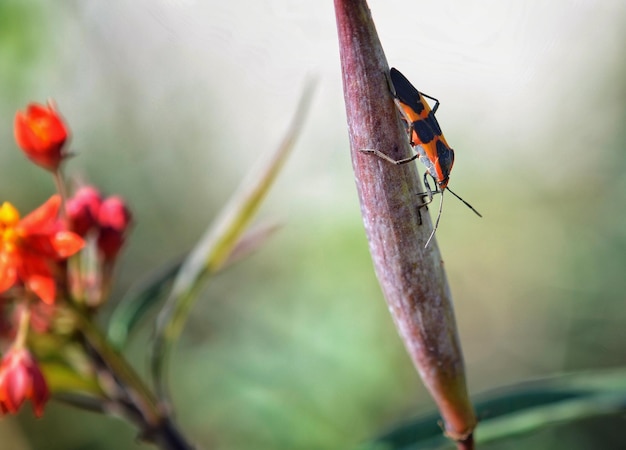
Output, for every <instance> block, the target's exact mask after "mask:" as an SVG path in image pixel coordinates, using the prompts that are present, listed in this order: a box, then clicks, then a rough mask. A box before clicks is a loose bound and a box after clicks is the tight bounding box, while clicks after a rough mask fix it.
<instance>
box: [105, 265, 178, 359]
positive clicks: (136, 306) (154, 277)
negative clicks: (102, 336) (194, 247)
mask: <svg viewBox="0 0 626 450" xmlns="http://www.w3.org/2000/svg"><path fill="white" fill-rule="evenodd" d="M182 263H183V258H178V259H177V260H175V261H173V262H170V263H168V264H166V265H164V266H162V267H160V268H158V269H157V270H155V271H154V272H153V273H151V274H149V275H148V277H147V278H146V279H145V280H142V281H140V282H139V283H138V284H137V285H135V286H133V287H132V288H131V289H129V290H128V292H127V293H126V294H125V295H124V297H122V299H121V300H120V302H119V304H118V305H117V307H116V308H115V310H114V311H113V314H112V315H111V319H110V320H109V327H108V330H107V338H108V340H109V342H111V344H112V345H113V346H114V347H115V348H117V349H121V348H123V347H124V345H126V342H127V340H128V336H129V335H130V332H131V331H132V330H133V328H134V327H135V325H136V324H137V323H138V322H139V321H140V319H141V318H142V317H143V316H144V315H145V314H146V313H147V312H148V311H150V309H151V307H152V306H154V305H156V304H157V303H158V301H159V300H160V299H161V298H162V296H163V295H164V294H165V293H166V289H167V288H168V287H169V285H170V283H171V282H172V280H173V279H174V277H175V276H176V274H177V273H178V270H179V269H180V266H181V265H182Z"/></svg>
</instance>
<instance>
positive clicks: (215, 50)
mask: <svg viewBox="0 0 626 450" xmlns="http://www.w3.org/2000/svg"><path fill="white" fill-rule="evenodd" d="M370 6H371V9H372V13H373V15H374V19H375V21H376V23H377V27H378V32H379V35H380V38H381V41H382V43H383V46H384V48H385V50H386V53H387V58H388V60H389V62H390V65H393V66H395V67H397V68H399V69H400V70H401V71H402V72H403V73H404V74H405V75H406V76H407V77H408V78H409V79H410V80H411V81H412V82H413V83H414V84H415V86H417V87H418V88H419V89H421V90H423V91H424V92H426V93H428V94H430V95H432V96H435V97H437V98H438V99H439V100H440V101H441V107H440V109H439V110H438V113H437V114H438V118H439V122H440V123H441V125H442V127H443V129H444V132H445V134H446V137H447V140H448V142H450V144H451V145H452V147H453V148H454V149H455V150H456V164H455V169H454V172H453V175H452V181H451V187H452V188H453V189H454V190H455V191H456V192H457V193H459V194H460V195H462V196H463V197H464V198H465V199H466V200H468V201H469V202H471V203H472V204H473V205H474V206H475V207H476V208H477V209H478V210H479V211H481V212H482V213H483V215H484V216H485V217H484V219H482V220H479V219H477V218H476V217H475V216H474V215H473V214H472V213H471V211H469V210H467V208H465V207H464V206H463V205H462V204H461V203H459V202H456V201H454V200H452V199H451V197H450V200H448V201H447V202H446V208H445V211H444V214H443V218H442V221H441V225H440V228H439V231H438V233H437V238H438V242H439V246H440V248H441V250H442V254H443V256H444V258H445V264H446V268H447V269H448V277H449V281H450V286H451V289H452V292H453V296H454V300H455V308H456V316H457V320H458V324H459V329H460V336H461V340H462V344H463V348H464V352H465V359H466V364H467V370H468V377H469V384H470V390H471V392H472V393H474V394H475V393H479V392H483V391H486V390H489V389H491V388H494V387H497V386H502V385H509V384H514V383H516V382H519V381H521V380H526V379H529V378H534V377H538V376H543V375H550V374H555V373H560V372H564V371H578V370H583V369H599V368H610V367H619V366H623V365H624V360H625V351H624V348H625V345H624V342H625V341H626V327H625V326H624V323H625V320H626V308H625V303H624V300H625V297H626V294H625V292H626V289H625V288H626V207H625V206H626V175H625V173H626V158H625V156H624V145H625V144H626V126H625V125H626V120H625V119H626V81H625V80H626V70H625V68H626V66H625V64H624V49H625V48H626V45H625V44H626V26H625V25H626V3H624V2H623V1H621V0H556V1H553V2H542V1H539V0H533V1H525V0H514V1H509V2H499V1H496V0H493V1H462V0H448V1H439V2H426V1H409V0H404V1H400V0H371V2H370ZM308 75H315V76H317V77H318V78H319V80H320V82H319V85H318V91H317V93H316V96H315V100H314V102H313V105H312V113H311V115H310V117H309V120H308V122H307V124H306V126H305V129H304V132H303V133H302V135H301V136H300V140H299V143H298V144H297V146H296V149H295V152H294V154H293V155H292V157H291V159H290V161H289V163H288V164H287V166H286V167H285V169H284V171H283V173H282V175H281V176H280V178H279V181H278V183H277V185H276V186H275V187H274V188H273V190H272V192H271V194H270V196H269V198H268V199H267V202H266V203H265V205H264V207H263V209H262V212H261V214H260V217H259V221H278V222H280V223H282V224H283V228H282V229H281V230H280V231H279V233H278V234H277V235H275V236H274V237H273V238H272V239H271V240H270V241H268V242H267V244H266V245H265V246H263V248H261V249H260V250H259V251H258V252H257V253H256V254H254V256H252V257H251V258H249V259H247V260H246V261H244V262H242V263H240V264H238V265H237V266H235V267H233V268H232V269H230V270H228V271H227V272H225V273H223V274H221V275H220V276H219V277H217V278H216V279H215V280H214V281H213V282H212V283H211V284H210V286H208V287H207V289H206V290H205V291H204V294H203V298H202V299H201V301H199V302H198V304H197V305H196V307H195V310H194V312H193V314H192V316H191V320H190V321H189V323H188V328H187V329H186V331H185V333H184V336H183V338H182V340H181V342H180V344H179V345H178V346H177V349H176V351H175V354H174V358H173V367H172V370H171V373H172V376H171V379H172V384H173V393H174V398H175V401H176V405H177V408H178V412H177V414H178V416H177V418H178V421H179V422H180V424H181V426H182V428H183V429H184V430H185V431H186V432H187V434H188V435H189V436H191V437H192V439H193V440H195V441H196V442H199V443H201V444H202V445H203V446H204V448H217V449H253V448H254V449H338V448H349V447H351V446H353V445H355V444H357V443H359V442H362V441H364V440H366V439H368V438H371V437H372V436H374V435H376V434H377V433H379V432H381V431H382V430H384V429H387V428H388V427H391V426H393V424H395V423H397V422H398V421H400V420H404V419H406V418H409V417H412V416H414V415H415V414H417V413H419V412H426V411H432V410H433V408H434V405H433V403H432V401H431V400H430V399H429V397H428V396H427V394H426V393H425V390H424V388H423V387H422V386H421V382H420V380H419V378H418V376H417V374H416V373H415V371H414V369H413V367H412V365H411V362H410V360H409V358H408V357H407V355H406V353H405V351H404V349H403V347H402V344H401V342H400V340H399V338H398V337H397V334H396V332H395V330H394V328H393V325H392V322H391V319H390V317H389V314H388V312H387V308H386V305H385V302H384V300H383V298H382V296H381V293H380V289H379V287H378V285H377V282H376V279H375V277H374V274H373V269H372V264H371V261H370V259H369V254H368V250H367V243H366V240H365V236H364V231H363V227H362V223H361V219H360V215H359V205H358V201H357V197H356V190H355V188H354V182H353V174H352V169H351V165H350V161H349V152H348V139H347V133H346V120H345V110H344V106H343V103H342V102H343V93H342V87H341V77H340V68H339V57H338V49H337V43H336V30H335V19H334V11H333V8H332V2H330V1H327V2H302V1H295V0H263V1H247V2H244V1H239V2H237V1H235V2H218V1H198V0H137V1H133V2H123V1H111V2H103V1H94V0H91V1H90V0H81V1H65V2H47V1H44V0H39V1H37V0H1V1H0V89H1V92H2V93H3V101H2V102H0V124H4V125H2V126H0V142H2V143H3V144H2V148H3V151H2V152H1V153H0V162H1V163H2V174H1V175H0V192H2V200H10V201H12V202H13V203H14V204H16V205H17V206H18V208H19V209H20V210H21V211H24V212H25V211H27V210H29V209H31V208H33V207H35V206H36V205H38V204H40V203H41V202H42V201H43V200H44V199H45V198H47V197H48V196H49V195H50V193H51V192H52V190H53V183H52V180H51V179H50V177H49V176H48V175H47V174H46V173H44V172H43V171H42V170H40V169H38V168H36V167H34V166H32V165H30V164H28V163H27V162H26V160H25V158H24V157H23V156H22V155H21V154H20V152H19V151H18V150H17V148H16V145H15V144H14V141H13V137H12V122H13V116H14V114H15V111H16V110H17V109H20V108H23V107H24V106H25V105H26V104H27V103H28V102H30V101H39V102H44V101H45V100H46V99H47V98H54V99H55V100H56V102H57V104H58V107H59V109H60V111H61V112H62V114H63V115H64V116H65V118H66V119H67V121H68V123H69V125H70V127H71V129H72V131H73V140H72V144H71V148H72V150H73V151H75V152H76V153H77V154H78V156H77V157H76V158H74V159H73V160H71V162H70V163H69V164H68V165H67V168H68V172H69V173H73V174H78V175H79V176H80V177H82V178H83V179H85V180H89V181H90V182H92V183H94V184H96V185H97V186H99V187H100V188H101V189H102V190H103V191H105V192H107V193H118V194H121V195H123V196H124V197H125V198H127V199H128V201H129V202H130V204H131V206H132V209H133V212H134V215H135V219H136V227H135V229H134V231H133V235H132V239H131V241H130V244H129V246H128V248H127V249H126V251H125V254H124V259H123V261H122V263H121V265H120V267H119V270H118V274H119V278H118V284H117V289H116V295H115V298H119V296H120V295H121V294H123V293H124V292H125V290H126V289H128V287H129V286H130V285H131V284H132V283H133V281H136V280H137V279H138V278H140V277H141V276H142V275H144V274H146V273H147V272H148V271H149V270H150V269H152V268H154V267H156V266H158V265H159V264H161V263H164V262H166V261H169V260H171V259H172V258H174V257H176V256H178V255H180V254H181V253H182V252H183V251H185V250H187V249H189V248H190V247H191V246H192V245H193V243H194V242H195V240H196V239H198V238H199V236H200V234H201V233H202V231H203V229H204V228H205V227H206V226H207V224H208V223H209V222H210V221H211V219H212V218H213V217H214V216H215V214H216V213H217V211H218V210H219V208H220V207H221V205H223V204H224V203H225V201H226V200H227V199H228V197H229V195H230V194H231V193H232V191H233V190H234V189H235V187H236V186H237V184H238V182H239V180H240V179H241V178H242V177H243V176H244V175H245V174H246V173H247V172H248V171H249V170H250V168H251V167H253V166H254V164H255V161H256V160H258V159H259V158H260V157H262V155H264V154H267V152H268V151H271V150H272V149H273V148H274V147H275V146H276V145H277V144H278V142H279V141H280V139H281V136H282V134H283V133H284V131H285V130H286V128H287V125H288V123H289V120H290V118H291V116H292V114H293V111H294V109H295V105H296V103H297V99H298V97H299V95H300V92H301V89H302V87H303V84H304V80H305V78H306V77H307V76H308ZM112 306H113V305H111V307H112ZM148 319H149V320H146V322H145V323H144V324H143V326H142V328H141V330H140V332H139V333H138V334H137V335H136V336H135V337H134V339H133V341H132V344H131V346H130V349H129V354H130V355H131V358H132V359H133V361H135V362H136V367H138V369H140V370H142V371H143V370H144V369H145V363H146V361H147V356H146V346H147V345H148V342H149V338H150V332H151V328H152V325H151V324H152V321H153V319H154V317H153V316H151V317H149V318H148ZM31 416H32V414H31V412H30V410H29V409H28V408H25V410H24V411H23V412H22V414H21V415H20V416H18V417H17V418H15V417H7V418H4V419H3V420H2V421H0V442H2V448H10V449H17V450H20V449H50V450H57V449H58V450H61V449H63V450H68V449H69V450H73V449H96V450H97V449H111V448H129V449H132V448H137V449H139V448H148V447H147V446H144V445H140V444H136V443H135V442H134V436H135V430H134V429H133V428H131V427H130V426H128V425H126V424H125V423H123V422H121V421H118V420H116V419H113V418H104V417H100V416H97V415H94V414H89V413H84V412H81V411H77V410H74V409H71V408H69V407H67V406H64V405H61V404H58V403H55V402H51V403H50V405H49V407H48V409H47V411H46V415H45V417H44V418H43V419H41V420H33V419H32V417H31ZM590 422H591V423H587V424H585V425H584V426H581V425H580V424H578V426H577V427H570V429H569V430H568V431H567V432H564V431H563V429H562V428H559V429H554V430H553V429H550V430H545V431H542V432H541V433H538V434H537V435H534V436H530V437H528V438H526V439H527V440H517V441H516V440H513V441H511V442H507V443H506V445H505V444H503V445H502V446H499V447H491V446H490V447H489V448H507V449H517V448H537V449H542V448H546V449H549V448H569V449H595V448H603V449H613V448H615V449H618V448H624V444H623V439H624V438H623V436H620V434H619V433H616V432H615V430H619V429H623V428H624V425H626V424H625V423H624V420H623V418H618V419H614V420H612V421H597V422H598V423H595V422H593V421H590ZM528 439H530V441H529V440H528ZM620 439H621V440H622V443H620ZM529 442H530V443H529Z"/></svg>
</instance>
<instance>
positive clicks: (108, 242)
mask: <svg viewBox="0 0 626 450" xmlns="http://www.w3.org/2000/svg"><path fill="white" fill-rule="evenodd" d="M131 220H132V216H131V213H130V211H129V209H128V208H127V207H126V203H125V202H124V200H123V199H122V198H121V197H118V196H111V197H108V198H107V199H106V200H104V201H103V202H102V204H101V205H100V211H99V214H98V224H99V226H100V235H99V236H98V248H99V249H100V251H101V252H102V255H103V256H104V259H105V260H107V261H111V260H113V259H115V257H116V256H117V254H118V252H119V251H120V249H121V248H122V246H123V245H124V241H125V238H126V230H127V229H128V227H129V226H130V222H131Z"/></svg>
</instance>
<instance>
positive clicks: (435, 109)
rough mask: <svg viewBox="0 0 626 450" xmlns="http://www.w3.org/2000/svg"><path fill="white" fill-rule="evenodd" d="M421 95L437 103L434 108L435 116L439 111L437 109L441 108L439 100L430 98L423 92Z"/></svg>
mask: <svg viewBox="0 0 626 450" xmlns="http://www.w3.org/2000/svg"><path fill="white" fill-rule="evenodd" d="M421 94H422V95H423V96H424V97H426V98H429V99H431V100H432V101H434V102H435V106H433V114H435V112H436V111H437V108H439V100H437V99H436V98H435V97H431V96H430V95H428V94H424V93H423V92H421Z"/></svg>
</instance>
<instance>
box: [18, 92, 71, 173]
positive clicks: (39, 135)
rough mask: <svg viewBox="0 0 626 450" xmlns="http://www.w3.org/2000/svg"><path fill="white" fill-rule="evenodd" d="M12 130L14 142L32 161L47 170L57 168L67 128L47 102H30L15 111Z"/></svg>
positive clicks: (62, 154) (62, 155) (52, 170)
mask: <svg viewBox="0 0 626 450" xmlns="http://www.w3.org/2000/svg"><path fill="white" fill-rule="evenodd" d="M14 131H15V140H16V141H17V145H19V146H20V148H21V149H22V150H23V151H24V153H25V154H26V156H28V158H29V159H30V160H31V161H32V162H34V163H35V164H37V165H39V166H41V167H43V168H44V169H46V170H49V171H51V172H54V171H56V170H57V169H58V167H59V164H61V161H62V160H63V158H64V157H65V155H64V153H63V145H64V144H65V141H66V140H67V135H68V131H67V128H66V127H65V124H64V123H63V121H62V120H61V117H60V116H59V114H58V113H57V112H56V110H55V109H54V106H53V105H52V104H51V103H50V102H49V103H48V106H47V107H46V106H43V105H39V104H36V103H31V104H30V105H28V108H27V109H26V112H22V111H18V112H17V114H16V115H15V128H14Z"/></svg>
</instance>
